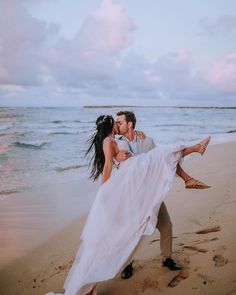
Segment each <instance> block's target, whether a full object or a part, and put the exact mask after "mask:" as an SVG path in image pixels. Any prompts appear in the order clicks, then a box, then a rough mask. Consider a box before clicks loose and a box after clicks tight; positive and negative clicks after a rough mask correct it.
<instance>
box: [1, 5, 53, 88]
mask: <svg viewBox="0 0 236 295" xmlns="http://www.w3.org/2000/svg"><path fill="white" fill-rule="evenodd" d="M1 5H2V6H1V10H0V84H20V85H39V84H41V83H42V70H41V67H42V64H43V61H42V56H41V54H42V50H43V48H45V47H44V46H46V44H47V42H48V40H49V38H50V37H52V36H53V35H54V34H55V33H56V32H57V31H58V26H57V25H55V24H49V25H47V24H46V23H44V22H42V21H40V20H37V19H35V18H33V17H32V16H31V15H30V14H29V13H28V11H27V9H26V8H25V6H24V5H23V4H22V2H17V1H8V2H7V1H3V2H2V3H1Z"/></svg>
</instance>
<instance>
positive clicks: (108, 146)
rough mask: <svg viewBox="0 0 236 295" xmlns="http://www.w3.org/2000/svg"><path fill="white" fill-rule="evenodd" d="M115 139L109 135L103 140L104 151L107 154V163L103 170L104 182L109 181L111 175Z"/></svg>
mask: <svg viewBox="0 0 236 295" xmlns="http://www.w3.org/2000/svg"><path fill="white" fill-rule="evenodd" d="M113 151H114V146H113V141H112V139H111V138H110V137H107V138H105V139H104V141H103V152H104V155H105V164H104V167H103V171H102V184H103V183H104V182H105V181H107V180H108V179H109V178H110V176H111V170H112V160H113Z"/></svg>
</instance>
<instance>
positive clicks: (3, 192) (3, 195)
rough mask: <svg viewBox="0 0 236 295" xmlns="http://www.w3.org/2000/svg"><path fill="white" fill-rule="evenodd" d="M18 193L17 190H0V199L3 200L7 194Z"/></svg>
mask: <svg viewBox="0 0 236 295" xmlns="http://www.w3.org/2000/svg"><path fill="white" fill-rule="evenodd" d="M17 193H20V191H19V190H16V189H15V190H2V191H0V200H2V201H3V200H5V199H6V198H7V196H9V195H13V194H17Z"/></svg>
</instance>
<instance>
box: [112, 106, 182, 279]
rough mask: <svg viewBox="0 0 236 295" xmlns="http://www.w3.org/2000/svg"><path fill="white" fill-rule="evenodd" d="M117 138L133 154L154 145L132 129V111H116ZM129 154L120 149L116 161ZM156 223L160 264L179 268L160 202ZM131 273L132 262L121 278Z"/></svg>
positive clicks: (166, 212) (169, 224) (163, 206)
mask: <svg viewBox="0 0 236 295" xmlns="http://www.w3.org/2000/svg"><path fill="white" fill-rule="evenodd" d="M116 123H117V128H118V133H119V134H120V135H119V136H118V139H119V140H125V141H126V142H128V145H129V149H130V151H131V152H132V153H133V154H134V155H137V154H141V153H145V152H148V151H149V150H151V149H153V148H154V147H155V143H154V141H153V139H152V138H151V137H145V138H143V139H141V138H140V137H138V136H137V135H136V133H135V131H134V129H135V125H136V117H135V114H134V113H133V112H129V111H121V112H118V113H117V118H116ZM130 156H131V153H129V152H127V151H121V152H119V154H118V155H117V156H116V160H117V161H118V162H121V161H124V160H126V159H128V158H129V157H130ZM157 214H158V218H157V224H156V228H157V229H158V230H159V231H160V249H161V256H162V264H163V266H165V267H168V268H169V269H170V270H179V269H181V267H180V266H179V265H177V263H176V262H175V261H174V260H173V259H172V258H171V254H172V238H173V234H172V223H171V220H170V217H169V214H168V211H167V208H166V206H165V203H164V202H162V204H161V206H160V209H159V212H157ZM132 275H133V267H132V262H131V263H130V264H129V265H127V266H126V267H125V269H124V270H123V271H122V273H121V277H122V278H123V279H128V278H130V277H131V276H132Z"/></svg>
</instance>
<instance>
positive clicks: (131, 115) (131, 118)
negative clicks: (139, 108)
mask: <svg viewBox="0 0 236 295" xmlns="http://www.w3.org/2000/svg"><path fill="white" fill-rule="evenodd" d="M116 115H117V116H122V115H125V120H126V122H127V123H128V122H132V124H133V128H135V125H136V117H135V114H134V113H133V112H129V111H120V112H118V113H117V114H116Z"/></svg>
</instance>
